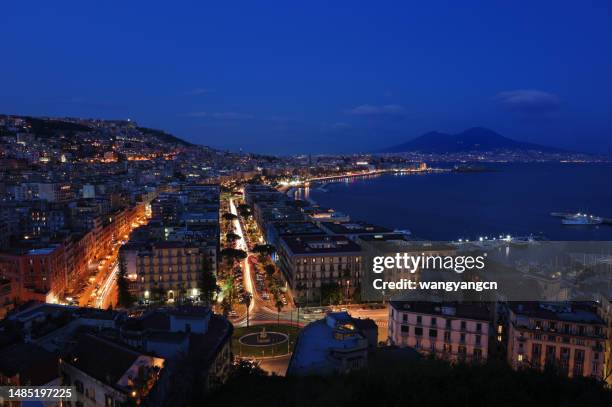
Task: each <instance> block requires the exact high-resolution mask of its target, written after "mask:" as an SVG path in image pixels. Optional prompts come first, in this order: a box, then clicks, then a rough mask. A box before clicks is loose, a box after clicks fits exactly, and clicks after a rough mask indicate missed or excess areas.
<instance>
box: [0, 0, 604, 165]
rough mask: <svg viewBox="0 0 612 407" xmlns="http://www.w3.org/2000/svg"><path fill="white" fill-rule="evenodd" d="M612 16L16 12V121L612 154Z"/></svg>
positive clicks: (433, 11)
mask: <svg viewBox="0 0 612 407" xmlns="http://www.w3.org/2000/svg"><path fill="white" fill-rule="evenodd" d="M536 3H537V4H536ZM611 17H612V2H610V1H599V2H590V1H559V0H557V1H537V2H533V1H512V2H510V1H507V2H499V1H490V0H489V1H479V2H474V1H465V0H464V1H448V2H439V1H420V2H412V1H411V2H408V1H404V2H399V1H398V2H385V1H369V2H360V1H354V0H353V1H346V2H344V1H327V2H318V1H307V2H294V1H286V0H285V1H278V2H272V1H253V0H251V1H244V2H242V1H216V2H208V1H194V2H181V1H173V2H170V1H163V2H152V1H141V2H140V1H139V2H137V1H125V0H124V1H104V2H103V1H83V0H80V1H63V0H62V1H38V2H34V1H11V2H3V5H2V10H1V21H2V22H1V23H0V55H1V57H0V113H8V114H28V115H50V116H65V115H68V116H80V117H96V118H106V119H126V118H131V119H133V120H136V121H137V122H139V123H140V124H142V125H144V126H149V127H154V128H161V129H164V130H167V131H169V132H172V133H174V134H175V135H177V136H179V137H183V138H185V139H186V140H189V141H192V142H195V143H200V144H206V145H210V146H213V147H222V148H228V149H232V150H238V149H240V148H242V149H243V150H244V151H255V152H266V153H278V154H284V153H298V152H299V153H325V152H333V153H336V152H359V151H361V152H364V151H372V150H378V149H381V148H384V147H387V146H389V145H394V144H398V143H401V142H404V141H406V140H409V139H411V138H413V137H415V136H418V135H420V134H422V133H424V132H427V131H430V130H438V131H447V132H459V131H461V130H464V129H466V128H468V127H473V126H485V127H489V128H491V129H494V130H496V131H498V132H499V133H501V134H503V135H505V136H508V137H512V138H515V139H518V140H523V141H530V142H536V143H542V144H548V145H554V146H558V147H564V148H570V149H576V150H581V151H601V152H606V153H609V152H612V123H611V119H612V24H611Z"/></svg>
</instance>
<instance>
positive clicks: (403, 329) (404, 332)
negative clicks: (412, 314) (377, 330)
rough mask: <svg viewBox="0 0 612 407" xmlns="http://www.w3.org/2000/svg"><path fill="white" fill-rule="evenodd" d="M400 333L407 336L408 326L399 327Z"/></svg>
mask: <svg viewBox="0 0 612 407" xmlns="http://www.w3.org/2000/svg"><path fill="white" fill-rule="evenodd" d="M400 331H401V333H403V334H407V333H408V332H410V327H409V326H408V325H402V326H401V327H400Z"/></svg>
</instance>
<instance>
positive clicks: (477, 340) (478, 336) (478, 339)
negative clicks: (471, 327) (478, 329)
mask: <svg viewBox="0 0 612 407" xmlns="http://www.w3.org/2000/svg"><path fill="white" fill-rule="evenodd" d="M476 345H480V335H476Z"/></svg>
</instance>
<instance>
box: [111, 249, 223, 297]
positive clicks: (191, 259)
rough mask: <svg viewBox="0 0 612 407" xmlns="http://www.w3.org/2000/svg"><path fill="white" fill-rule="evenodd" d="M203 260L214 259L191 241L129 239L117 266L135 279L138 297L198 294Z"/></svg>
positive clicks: (121, 251)
mask: <svg viewBox="0 0 612 407" xmlns="http://www.w3.org/2000/svg"><path fill="white" fill-rule="evenodd" d="M205 261H206V262H210V261H214V259H212V260H211V259H210V257H209V256H208V255H207V253H206V252H205V251H204V250H202V248H201V247H200V245H199V244H197V243H191V242H181V241H165V240H160V241H155V242H152V243H148V242H145V243H128V244H127V245H125V246H123V247H122V248H121V250H120V266H121V267H123V268H124V273H125V275H126V276H127V277H128V279H131V280H135V281H136V283H135V285H134V287H135V289H136V292H135V294H136V296H137V297H138V299H139V300H141V301H168V302H174V301H175V300H179V299H184V298H199V295H200V281H201V277H202V269H203V267H204V262H205Z"/></svg>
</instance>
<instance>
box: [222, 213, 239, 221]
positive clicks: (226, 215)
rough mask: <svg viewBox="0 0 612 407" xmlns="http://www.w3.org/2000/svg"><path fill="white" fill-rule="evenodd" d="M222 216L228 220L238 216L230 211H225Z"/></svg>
mask: <svg viewBox="0 0 612 407" xmlns="http://www.w3.org/2000/svg"><path fill="white" fill-rule="evenodd" d="M222 217H223V219H225V220H226V221H228V222H231V221H233V220H236V219H238V216H236V215H234V214H233V213H230V212H225V213H224V214H223V215H222Z"/></svg>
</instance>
